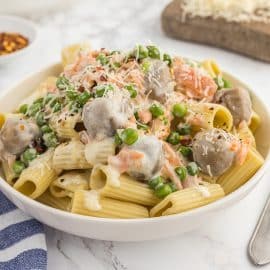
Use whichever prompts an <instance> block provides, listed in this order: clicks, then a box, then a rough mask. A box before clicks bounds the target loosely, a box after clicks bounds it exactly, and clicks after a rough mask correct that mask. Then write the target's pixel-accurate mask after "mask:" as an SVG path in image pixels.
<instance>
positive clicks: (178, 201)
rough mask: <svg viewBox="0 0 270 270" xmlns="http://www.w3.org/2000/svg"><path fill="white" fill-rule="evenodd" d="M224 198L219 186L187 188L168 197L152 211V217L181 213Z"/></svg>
mask: <svg viewBox="0 0 270 270" xmlns="http://www.w3.org/2000/svg"><path fill="white" fill-rule="evenodd" d="M223 196H224V191H223V189H222V188H221V186H220V185H218V184H209V185H206V186H204V185H199V186H198V187H192V188H187V189H184V190H180V191H177V192H175V193H172V194H170V195H169V196H167V197H166V198H165V199H164V200H163V201H161V202H160V203H159V204H157V205H156V206H155V207H153V208H152V209H151V211H150V216H151V217H158V216H167V215H172V214H177V213H181V212H184V211H187V210H190V209H193V208H197V207H200V206H203V205H206V204H208V203H210V202H213V201H216V200H218V199H220V198H222V197H223Z"/></svg>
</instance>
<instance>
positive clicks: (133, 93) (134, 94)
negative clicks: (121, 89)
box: [125, 84, 137, 98]
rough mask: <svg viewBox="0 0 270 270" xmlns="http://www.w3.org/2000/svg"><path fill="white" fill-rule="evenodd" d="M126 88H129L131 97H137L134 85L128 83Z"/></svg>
mask: <svg viewBox="0 0 270 270" xmlns="http://www.w3.org/2000/svg"><path fill="white" fill-rule="evenodd" d="M125 88H126V89H127V90H128V92H129V94H130V97H131V98H135V97H136V96H137V91H136V89H135V87H134V85H132V84H128V85H126V86H125Z"/></svg>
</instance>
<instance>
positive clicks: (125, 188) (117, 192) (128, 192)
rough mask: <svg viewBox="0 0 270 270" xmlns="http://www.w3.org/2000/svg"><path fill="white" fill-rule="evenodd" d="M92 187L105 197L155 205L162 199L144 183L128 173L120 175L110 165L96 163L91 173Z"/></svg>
mask: <svg viewBox="0 0 270 270" xmlns="http://www.w3.org/2000/svg"><path fill="white" fill-rule="evenodd" d="M90 187H91V189H92V190H98V191H99V193H100V194H101V195H102V196H104V197H109V198H113V199H118V200H121V201H127V202H133V203H137V204H142V205H146V206H153V205H155V204H157V203H158V202H159V201H160V200H159V199H158V198H157V197H156V196H155V195H154V192H153V191H152V190H151V189H150V188H149V187H148V186H147V185H146V184H144V183H140V182H138V181H136V180H135V179H133V178H131V177H130V176H128V175H125V174H122V175H120V174H119V173H118V172H117V171H115V170H114V169H113V168H111V167H110V166H105V165H96V166H95V167H94V168H93V170H92V173H91V177H90Z"/></svg>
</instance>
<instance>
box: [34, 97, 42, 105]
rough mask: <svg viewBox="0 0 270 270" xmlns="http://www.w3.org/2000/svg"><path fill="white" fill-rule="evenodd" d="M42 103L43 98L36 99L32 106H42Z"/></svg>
mask: <svg viewBox="0 0 270 270" xmlns="http://www.w3.org/2000/svg"><path fill="white" fill-rule="evenodd" d="M43 101H44V98H38V99H36V100H35V101H34V102H33V104H37V103H40V104H43Z"/></svg>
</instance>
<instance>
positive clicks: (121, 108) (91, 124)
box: [82, 97, 131, 140]
mask: <svg viewBox="0 0 270 270" xmlns="http://www.w3.org/2000/svg"><path fill="white" fill-rule="evenodd" d="M130 116H131V111H130V108H129V105H128V103H127V101H126V100H124V99H122V100H121V99H119V101H117V100H113V99H110V98H105V97H103V98H96V99H94V100H93V101H91V102H89V103H87V104H86V105H85V106H84V108H83V116H82V119H83V123H84V126H85V128H86V130H87V133H88V135H89V137H90V138H92V139H98V140H101V139H104V138H106V137H111V136H113V135H114V134H115V131H116V130H117V129H119V128H123V127H124V126H125V124H126V123H127V121H128V119H129V117H130Z"/></svg>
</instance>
